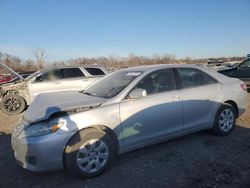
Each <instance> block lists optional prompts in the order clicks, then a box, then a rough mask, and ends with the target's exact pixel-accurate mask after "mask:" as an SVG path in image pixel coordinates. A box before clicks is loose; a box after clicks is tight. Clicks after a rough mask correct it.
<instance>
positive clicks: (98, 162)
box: [64, 128, 115, 178]
mask: <svg viewBox="0 0 250 188" xmlns="http://www.w3.org/2000/svg"><path fill="white" fill-rule="evenodd" d="M114 157H115V144H114V142H113V140H112V138H111V137H110V136H109V135H108V134H107V133H105V132H102V131H99V130H97V129H92V128H90V129H86V130H82V131H80V132H78V133H76V134H75V135H74V136H73V138H72V139H71V140H70V141H69V143H68V144H67V147H66V149H65V152H64V162H65V165H66V168H67V169H68V170H69V172H70V173H71V174H73V175H76V176H79V177H81V178H89V177H94V176H96V175H98V174H100V173H101V172H103V171H104V170H105V169H106V168H107V167H108V166H109V165H110V163H111V162H112V160H113V159H114Z"/></svg>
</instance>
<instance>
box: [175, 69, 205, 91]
mask: <svg viewBox="0 0 250 188" xmlns="http://www.w3.org/2000/svg"><path fill="white" fill-rule="evenodd" d="M177 71H178V73H179V76H180V79H181V82H182V88H190V87H195V86H201V85H205V84H206V80H205V78H204V75H203V73H202V72H201V71H200V70H197V69H192V68H178V69H177Z"/></svg>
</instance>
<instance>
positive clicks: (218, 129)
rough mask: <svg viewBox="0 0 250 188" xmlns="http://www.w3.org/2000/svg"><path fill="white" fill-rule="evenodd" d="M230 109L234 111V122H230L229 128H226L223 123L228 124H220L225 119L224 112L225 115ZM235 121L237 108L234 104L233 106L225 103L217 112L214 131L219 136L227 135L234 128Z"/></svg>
mask: <svg viewBox="0 0 250 188" xmlns="http://www.w3.org/2000/svg"><path fill="white" fill-rule="evenodd" d="M228 111H229V112H231V113H232V115H233V119H232V120H231V121H232V124H230V126H229V128H228V129H226V130H225V129H223V128H222V127H223V125H224V126H226V124H225V123H222V124H220V120H221V121H222V120H223V118H222V117H221V115H222V113H224V115H225V113H226V112H228ZM228 119H231V118H228ZM235 121H236V112H235V109H234V108H233V106H231V105H229V104H223V105H222V106H221V107H220V108H219V110H218V112H217V114H216V117H215V121H214V126H213V129H212V131H213V133H214V134H215V135H217V136H227V135H229V134H230V133H231V132H232V131H233V130H234V128H235Z"/></svg>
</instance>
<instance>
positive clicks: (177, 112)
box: [120, 91, 183, 149]
mask: <svg viewBox="0 0 250 188" xmlns="http://www.w3.org/2000/svg"><path fill="white" fill-rule="evenodd" d="M179 94H180V93H179V91H172V92H164V93H160V94H154V95H150V96H147V97H143V98H141V99H126V100H124V101H122V102H121V104H120V117H121V124H122V135H123V139H124V144H125V145H126V146H127V148H128V149H129V148H130V149H131V148H133V147H137V146H138V145H143V144H146V143H150V142H154V141H157V140H160V139H161V138H162V137H163V136H166V135H168V134H170V133H174V132H177V131H180V130H182V125H183V124H182V103H181V102H180V101H179Z"/></svg>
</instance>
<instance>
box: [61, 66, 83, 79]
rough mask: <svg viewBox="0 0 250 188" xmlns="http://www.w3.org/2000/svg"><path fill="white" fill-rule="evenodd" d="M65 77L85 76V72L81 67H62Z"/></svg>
mask: <svg viewBox="0 0 250 188" xmlns="http://www.w3.org/2000/svg"><path fill="white" fill-rule="evenodd" d="M61 72H62V76H63V78H76V77H84V74H83V72H82V71H81V70H80V69H79V68H64V69H61Z"/></svg>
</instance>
